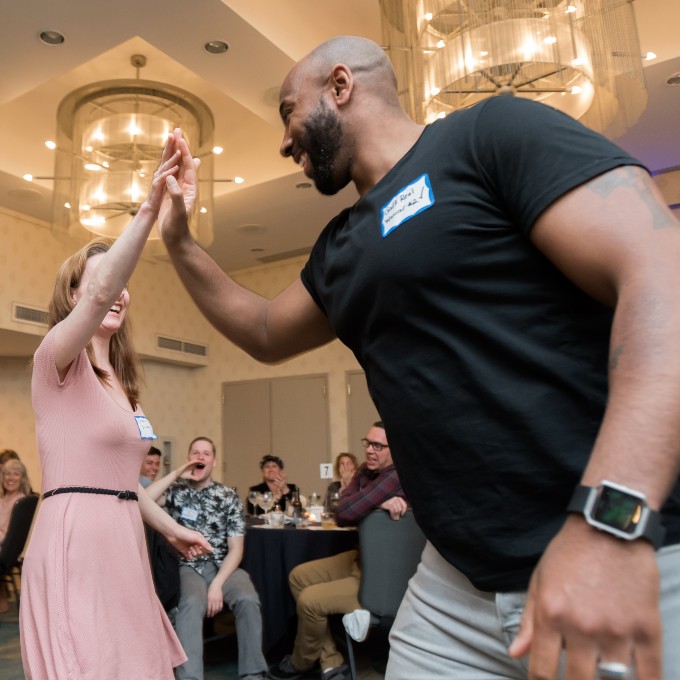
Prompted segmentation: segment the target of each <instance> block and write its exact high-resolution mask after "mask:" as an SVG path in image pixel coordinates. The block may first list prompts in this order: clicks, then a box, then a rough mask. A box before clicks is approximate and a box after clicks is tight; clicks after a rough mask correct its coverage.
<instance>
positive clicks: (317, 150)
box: [302, 99, 350, 196]
mask: <svg viewBox="0 0 680 680" xmlns="http://www.w3.org/2000/svg"><path fill="white" fill-rule="evenodd" d="M302 146H303V147H304V149H305V151H306V152H307V155H308V157H309V162H310V164H311V166H312V171H313V177H312V179H313V180H314V184H315V186H316V188H317V190H318V191H319V193H321V194H324V196H333V195H334V194H337V193H338V191H340V189H342V188H344V187H345V186H346V185H347V184H348V183H349V181H350V178H349V177H347V179H345V180H344V181H342V180H336V178H335V177H334V173H335V170H336V165H335V163H336V160H337V158H338V155H339V153H340V148H341V146H342V125H341V123H340V120H339V118H338V116H337V115H336V114H335V113H334V112H333V111H331V109H329V108H328V106H327V105H326V103H325V102H324V101H323V99H321V100H319V105H318V106H317V108H316V110H315V111H314V112H313V113H312V114H311V115H310V116H309V118H308V119H307V121H306V122H305V134H304V137H303V139H302Z"/></svg>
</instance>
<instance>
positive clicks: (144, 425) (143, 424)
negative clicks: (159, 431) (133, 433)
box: [135, 416, 158, 439]
mask: <svg viewBox="0 0 680 680" xmlns="http://www.w3.org/2000/svg"><path fill="white" fill-rule="evenodd" d="M135 421H136V422H137V427H138V428H139V436H140V438H141V439H158V435H156V434H154V431H153V427H151V423H150V422H149V419H148V418H147V417H146V416H135Z"/></svg>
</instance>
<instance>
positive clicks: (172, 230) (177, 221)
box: [158, 128, 201, 241]
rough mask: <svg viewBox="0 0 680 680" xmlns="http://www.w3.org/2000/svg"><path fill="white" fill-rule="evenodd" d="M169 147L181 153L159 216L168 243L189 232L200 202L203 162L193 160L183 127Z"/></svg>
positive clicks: (167, 186)
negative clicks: (199, 181)
mask: <svg viewBox="0 0 680 680" xmlns="http://www.w3.org/2000/svg"><path fill="white" fill-rule="evenodd" d="M168 146H170V148H174V149H175V150H176V151H177V152H179V170H178V171H177V173H176V176H173V175H169V176H168V177H167V178H166V180H165V181H166V189H167V191H166V192H165V194H164V196H163V201H162V203H161V206H160V211H159V215H158V233H159V234H160V236H161V237H162V238H163V240H164V241H168V240H170V241H172V240H178V239H181V238H182V237H183V236H186V235H187V234H188V233H189V218H190V216H191V213H192V212H193V210H194V207H195V205H196V202H197V201H198V174H197V170H198V167H199V166H200V164H201V161H200V159H198V158H193V157H192V156H191V152H190V151H189V146H188V145H187V143H186V140H185V139H184V137H183V135H182V131H181V130H180V129H179V128H175V131H174V132H173V134H172V139H170V138H169V139H168Z"/></svg>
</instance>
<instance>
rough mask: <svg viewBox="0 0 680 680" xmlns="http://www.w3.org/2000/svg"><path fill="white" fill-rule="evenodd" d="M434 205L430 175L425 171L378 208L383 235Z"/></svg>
mask: <svg viewBox="0 0 680 680" xmlns="http://www.w3.org/2000/svg"><path fill="white" fill-rule="evenodd" d="M433 205H434V193H433V192H432V186H431V184H430V176H429V175H428V174H427V173H425V174H424V175H421V176H420V177H418V179H416V180H414V181H413V182H411V184H409V185H408V186H405V187H404V188H403V189H400V190H399V191H398V192H397V193H396V194H395V195H394V197H393V198H391V199H390V200H389V201H388V202H387V203H385V205H384V206H383V207H382V208H381V210H380V222H381V224H380V227H381V229H382V235H383V237H385V236H387V234H389V233H390V232H391V231H393V230H394V229H396V228H397V227H398V226H400V225H402V224H404V222H406V221H407V220H410V219H411V218H412V217H415V216H416V215H417V214H418V213H420V212H423V210H427V209H428V208H431V207H432V206H433Z"/></svg>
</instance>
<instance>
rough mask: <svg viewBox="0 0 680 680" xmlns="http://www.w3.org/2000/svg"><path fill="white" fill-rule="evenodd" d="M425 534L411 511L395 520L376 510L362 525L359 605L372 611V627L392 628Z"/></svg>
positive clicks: (350, 655) (351, 659)
mask: <svg viewBox="0 0 680 680" xmlns="http://www.w3.org/2000/svg"><path fill="white" fill-rule="evenodd" d="M425 540H426V539H425V535H424V534H423V532H422V530H421V529H420V527H419V526H418V524H417V523H416V520H415V517H414V516H413V511H412V510H410V509H409V510H408V511H407V512H406V514H405V515H404V516H403V517H402V518H401V519H400V520H393V519H391V518H390V515H389V513H388V512H387V511H385V510H373V511H372V512H371V513H370V514H369V515H367V516H366V517H365V518H364V519H363V520H362V521H361V522H360V523H359V564H360V566H361V580H360V582H359V603H360V604H361V606H362V607H363V608H364V609H365V610H368V612H370V624H369V625H370V627H371V628H375V627H380V628H382V629H383V630H385V631H386V632H387V631H389V629H390V628H391V627H392V623H393V622H394V618H395V616H396V615H397V610H398V609H399V605H400V604H401V600H402V599H403V597H404V594H405V593H406V587H407V585H408V582H409V579H410V578H411V576H413V574H415V571H416V568H417V567H418V563H419V562H420V555H421V553H422V552H423V548H424V547H425ZM345 638H346V640H347V656H348V658H349V666H350V672H351V675H352V680H357V670H356V660H355V658H354V648H353V646H352V645H353V639H352V637H351V635H350V633H349V631H348V629H347V627H345Z"/></svg>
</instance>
